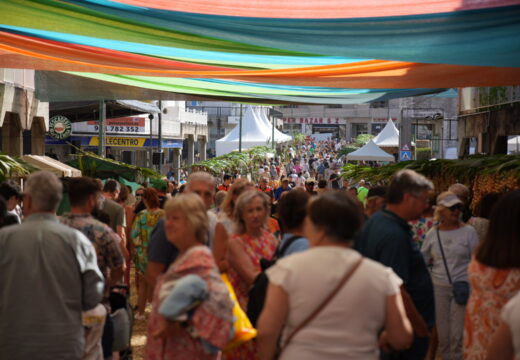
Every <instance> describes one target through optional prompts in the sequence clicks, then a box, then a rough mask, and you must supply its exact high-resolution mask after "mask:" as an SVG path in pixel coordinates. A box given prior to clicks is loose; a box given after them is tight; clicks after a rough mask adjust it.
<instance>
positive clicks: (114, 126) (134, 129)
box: [87, 116, 146, 133]
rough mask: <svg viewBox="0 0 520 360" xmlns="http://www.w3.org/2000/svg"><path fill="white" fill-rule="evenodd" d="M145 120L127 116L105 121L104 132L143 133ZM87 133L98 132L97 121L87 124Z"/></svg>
mask: <svg viewBox="0 0 520 360" xmlns="http://www.w3.org/2000/svg"><path fill="white" fill-rule="evenodd" d="M145 121H146V119H145V118H144V117H138V116H128V117H121V118H115V119H107V120H106V123H105V131H106V132H115V133H141V132H144V131H145V128H144V125H145ZM87 132H99V124H98V121H97V120H93V121H92V120H91V121H88V122H87Z"/></svg>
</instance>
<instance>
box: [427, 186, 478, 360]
mask: <svg viewBox="0 0 520 360" xmlns="http://www.w3.org/2000/svg"><path fill="white" fill-rule="evenodd" d="M462 210H463V203H462V201H461V200H460V199H459V198H458V197H457V195H455V194H454V193H452V192H449V191H446V192H443V193H441V194H440V195H439V196H438V197H437V206H436V207H435V214H434V218H435V220H436V221H438V225H437V226H434V227H433V228H432V229H431V230H430V231H429V232H428V234H427V235H426V239H425V240H424V243H423V244H422V247H421V252H422V254H423V257H424V260H425V262H426V264H427V265H430V266H431V276H432V281H433V289H434V295H435V323H436V326H437V332H438V336H439V352H440V354H441V358H442V359H443V360H458V359H462V335H463V330H464V313H465V310H466V305H465V304H464V299H462V301H461V298H458V297H457V298H456V297H455V295H454V290H453V289H454V287H456V288H458V285H459V284H461V283H464V282H465V284H463V286H464V285H467V281H468V274H467V269H468V265H469V263H470V261H471V256H472V253H473V250H474V249H475V247H476V246H477V244H478V241H479V240H478V235H477V232H476V231H475V229H474V228H473V227H472V226H469V225H466V224H464V223H463V222H462V221H461V214H462ZM454 283H455V284H456V285H455V286H454V285H453V284H454ZM457 290H458V289H455V293H457ZM466 301H467V299H466Z"/></svg>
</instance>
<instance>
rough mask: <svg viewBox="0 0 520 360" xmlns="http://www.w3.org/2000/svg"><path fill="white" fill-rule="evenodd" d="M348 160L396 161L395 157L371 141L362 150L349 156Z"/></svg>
mask: <svg viewBox="0 0 520 360" xmlns="http://www.w3.org/2000/svg"><path fill="white" fill-rule="evenodd" d="M347 160H365V161H395V158H394V156H393V155H390V154H389V153H387V152H386V151H384V150H381V148H379V146H377V145H376V144H374V141H372V140H370V141H369V142H368V143H367V144H366V145H365V146H363V147H362V148H361V149H359V150H356V151H354V152H351V153H350V154H347Z"/></svg>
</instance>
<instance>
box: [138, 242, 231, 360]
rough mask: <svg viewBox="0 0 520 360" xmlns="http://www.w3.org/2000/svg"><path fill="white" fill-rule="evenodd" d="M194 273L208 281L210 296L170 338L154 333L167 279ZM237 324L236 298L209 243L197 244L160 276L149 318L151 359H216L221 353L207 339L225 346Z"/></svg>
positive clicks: (219, 346)
mask: <svg viewBox="0 0 520 360" xmlns="http://www.w3.org/2000/svg"><path fill="white" fill-rule="evenodd" d="M189 274H194V275H198V276H200V277H201V278H202V279H204V281H205V282H206V283H207V285H208V289H209V298H208V299H207V300H205V301H203V302H202V303H201V304H200V305H199V306H198V307H196V308H195V310H194V311H193V314H192V316H191V318H190V320H188V321H187V322H185V323H184V325H185V326H182V327H179V328H178V329H176V330H175V331H176V332H175V333H174V334H171V336H169V337H167V338H160V337H155V336H154V335H152V334H154V333H155V331H156V329H157V327H158V325H159V321H160V320H161V319H160V318H161V317H162V315H160V314H159V313H158V308H159V307H160V300H159V298H160V296H159V294H160V292H161V287H162V285H163V284H164V283H166V282H169V281H173V280H176V279H179V278H181V277H183V276H186V275H189ZM232 325H233V302H232V301H231V298H230V297H229V292H228V291H227V288H226V285H225V284H224V282H223V281H222V279H221V278H220V274H219V272H218V269H217V266H216V264H215V260H214V259H213V255H212V254H211V251H210V250H209V248H208V247H207V246H194V247H192V248H190V249H189V250H188V251H186V253H184V254H183V255H182V256H180V257H179V258H178V259H177V260H176V261H175V262H174V263H173V264H172V265H170V267H169V268H168V270H167V271H166V273H164V274H163V275H160V276H159V278H158V280H157V285H156V287H155V290H154V296H153V300H152V312H151V314H150V318H149V320H148V336H147V342H146V357H145V358H146V359H147V360H169V359H175V360H193V359H198V360H215V359H217V358H218V355H219V354H218V353H215V352H210V351H207V350H205V346H204V345H203V341H202V340H204V342H205V343H206V344H210V345H211V346H212V347H215V348H218V349H222V348H224V347H225V345H226V344H227V343H228V342H229V340H230V335H231V327H232Z"/></svg>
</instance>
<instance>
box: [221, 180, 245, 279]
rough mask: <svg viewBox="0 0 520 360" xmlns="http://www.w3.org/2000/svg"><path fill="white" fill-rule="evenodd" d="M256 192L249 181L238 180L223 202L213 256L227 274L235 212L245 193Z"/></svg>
mask: <svg viewBox="0 0 520 360" xmlns="http://www.w3.org/2000/svg"><path fill="white" fill-rule="evenodd" d="M249 190H255V185H254V184H253V183H252V182H250V181H248V180H247V179H237V180H235V182H234V183H233V185H231V188H230V189H229V191H228V192H227V194H226V197H225V198H224V201H223V202H222V204H221V206H220V209H221V211H220V212H219V213H218V216H217V226H216V227H215V240H214V242H213V249H212V250H213V256H214V257H215V261H216V262H217V265H218V267H219V269H220V271H222V272H225V271H226V270H227V267H228V263H227V260H226V254H227V248H228V240H229V237H230V236H231V234H233V232H234V227H235V222H234V220H233V211H234V209H235V204H236V202H237V199H238V197H239V196H240V195H241V194H242V193H243V192H244V191H249Z"/></svg>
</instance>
